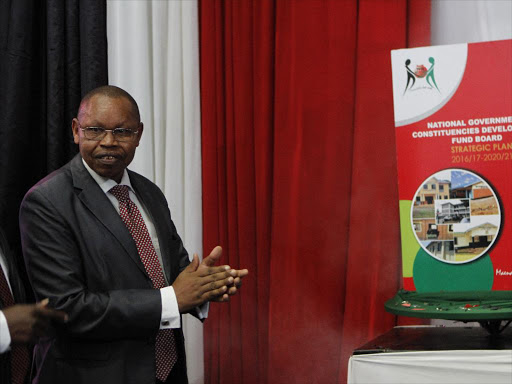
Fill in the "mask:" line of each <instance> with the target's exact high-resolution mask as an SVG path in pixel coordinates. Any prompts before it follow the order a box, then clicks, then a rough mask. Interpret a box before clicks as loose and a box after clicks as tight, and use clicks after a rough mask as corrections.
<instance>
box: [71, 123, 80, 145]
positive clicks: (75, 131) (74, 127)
mask: <svg viewBox="0 0 512 384" xmlns="http://www.w3.org/2000/svg"><path fill="white" fill-rule="evenodd" d="M79 126H80V124H79V123H78V119H77V118H76V117H75V118H74V119H73V121H71V129H72V130H73V141H74V142H75V144H78V143H80V132H78V130H79Z"/></svg>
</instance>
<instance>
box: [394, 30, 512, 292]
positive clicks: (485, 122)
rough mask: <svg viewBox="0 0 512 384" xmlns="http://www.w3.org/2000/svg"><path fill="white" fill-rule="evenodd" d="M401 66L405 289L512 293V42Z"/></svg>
mask: <svg viewBox="0 0 512 384" xmlns="http://www.w3.org/2000/svg"><path fill="white" fill-rule="evenodd" d="M391 61H392V71H393V99H394V113H395V127H396V130H395V131H396V146H397V159H398V184H399V199H400V227H401V237H402V267H403V285H404V289H406V290H409V291H417V292H441V291H447V292H448V291H478V290H482V291H490V290H512V40H502V41H492V42H485V43H472V44H457V45H445V46H433V47H423V48H413V49H400V50H395V51H392V53H391Z"/></svg>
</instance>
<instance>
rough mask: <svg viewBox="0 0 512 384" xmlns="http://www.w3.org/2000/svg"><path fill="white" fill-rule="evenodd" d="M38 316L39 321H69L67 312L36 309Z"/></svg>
mask: <svg viewBox="0 0 512 384" xmlns="http://www.w3.org/2000/svg"><path fill="white" fill-rule="evenodd" d="M36 316H37V317H38V318H39V319H49V320H53V321H57V322H59V323H65V322H66V321H68V315H67V314H66V313H65V312H62V311H57V310H55V309H51V308H41V307H40V308H36Z"/></svg>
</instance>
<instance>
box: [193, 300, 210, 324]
mask: <svg viewBox="0 0 512 384" xmlns="http://www.w3.org/2000/svg"><path fill="white" fill-rule="evenodd" d="M209 309H210V302H209V301H207V302H206V303H204V304H203V305H200V306H199V307H196V312H197V317H199V318H200V319H201V320H204V319H206V318H207V317H208V310H209Z"/></svg>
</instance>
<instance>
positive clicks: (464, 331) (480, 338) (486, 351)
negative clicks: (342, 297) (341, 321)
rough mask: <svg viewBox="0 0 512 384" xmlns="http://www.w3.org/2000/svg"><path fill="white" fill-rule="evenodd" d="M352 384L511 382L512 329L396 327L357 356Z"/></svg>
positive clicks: (350, 377) (351, 366)
mask: <svg viewBox="0 0 512 384" xmlns="http://www.w3.org/2000/svg"><path fill="white" fill-rule="evenodd" d="M348 383H349V384H368V383H389V384H400V383H404V384H412V383H421V384H423V383H425V384H426V383H429V384H430V383H443V384H444V383H446V384H449V383H453V384H461V383H464V384H469V383H475V384H477V383H478V384H501V383H503V384H511V383H512V328H511V327H508V328H507V329H505V330H504V331H503V332H502V333H501V334H500V335H499V336H497V337H496V336H490V335H489V333H488V332H487V331H486V330H484V329H483V328H481V327H438V326H408V327H395V328H393V329H392V330H390V331H389V332H387V333H385V334H383V335H382V336H379V337H377V338H376V339H374V340H372V341H370V342H368V343H366V344H364V345H363V346H361V347H359V348H357V349H356V350H355V351H354V352H353V355H352V356H351V358H350V360H349V366H348Z"/></svg>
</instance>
